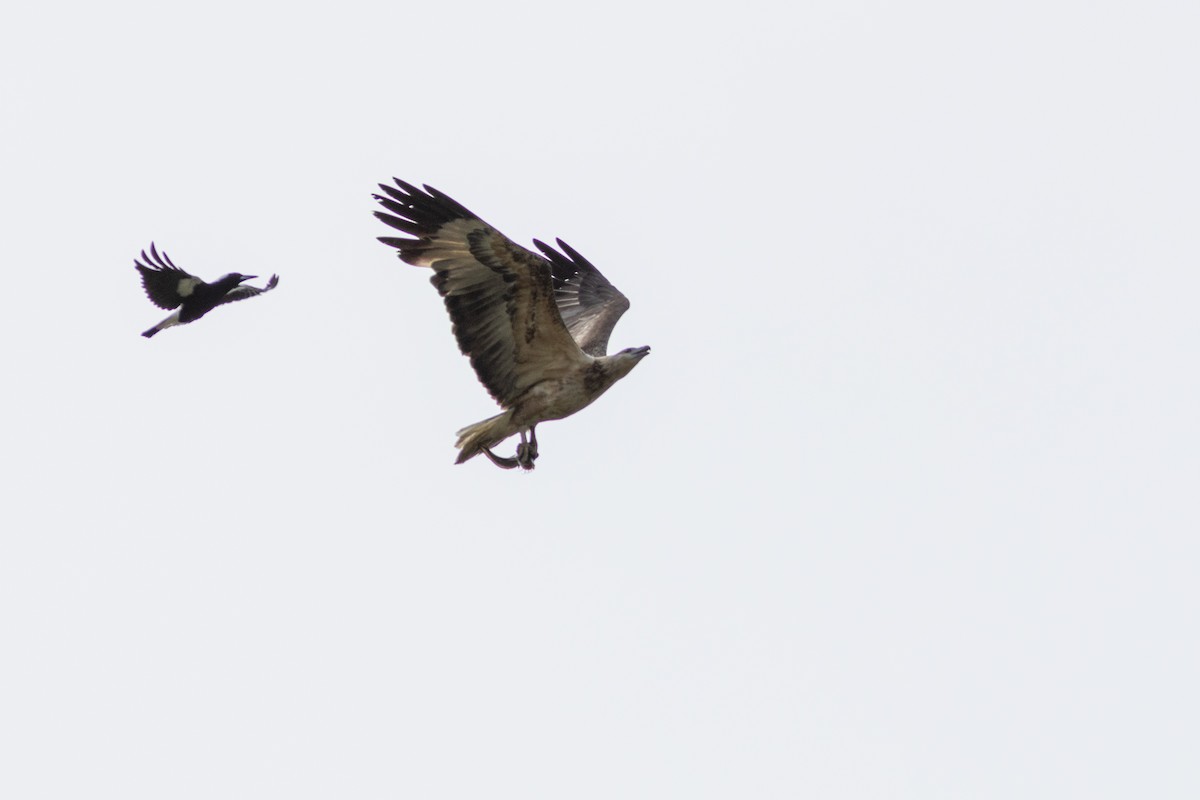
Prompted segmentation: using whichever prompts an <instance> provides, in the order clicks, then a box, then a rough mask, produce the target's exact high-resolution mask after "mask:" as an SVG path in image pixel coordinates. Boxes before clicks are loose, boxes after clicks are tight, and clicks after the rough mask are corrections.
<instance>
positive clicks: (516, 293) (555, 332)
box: [373, 178, 650, 470]
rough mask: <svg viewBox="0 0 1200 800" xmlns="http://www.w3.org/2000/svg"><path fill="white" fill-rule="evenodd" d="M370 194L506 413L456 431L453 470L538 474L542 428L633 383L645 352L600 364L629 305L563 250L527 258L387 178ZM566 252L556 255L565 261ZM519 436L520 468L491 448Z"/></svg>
mask: <svg viewBox="0 0 1200 800" xmlns="http://www.w3.org/2000/svg"><path fill="white" fill-rule="evenodd" d="M393 180H394V181H395V182H396V185H395V186H390V185H388V184H382V183H381V184H379V188H380V190H381V191H382V192H383V193H382V194H377V195H373V196H374V198H375V199H376V200H377V201H379V204H380V205H382V206H383V207H384V208H385V209H387V211H386V212H385V211H376V212H375V216H377V217H379V219H380V220H382V221H383V222H385V223H387V224H388V225H390V226H391V227H393V228H395V229H396V230H398V231H401V232H402V233H405V234H408V237H413V238H408V237H395V236H381V237H379V241H381V242H383V243H384V244H386V245H390V246H391V247H394V248H396V249H397V250H399V251H400V252H399V256H400V258H401V259H402V260H404V261H406V262H408V263H409V264H412V265H414V266H418V267H430V268H432V269H433V278H432V279H431V280H432V282H433V285H434V286H435V287H437V290H438V293H439V294H441V296H442V298H443V299H444V300H445V303H446V310H447V311H449V312H450V320H451V322H452V323H453V326H454V336H455V337H456V338H457V339H458V346H459V349H461V350H462V352H463V355H465V356H467V357H468V358H469V359H470V360H471V366H472V367H474V368H475V374H476V375H478V376H479V380H480V382H481V383H482V384H483V385H484V386H485V387H486V388H487V390H488V392H489V393H490V394H491V395H492V397H493V398H495V400H496V402H497V403H499V404H500V406H501V407H502V408H503V409H504V410H503V411H502V412H501V413H499V414H497V415H496V416H494V417H491V418H489V419H485V420H483V421H482V422H477V423H475V424H474V425H468V426H467V427H465V428H463V429H462V430H460V431H459V432H458V442H457V443H456V445H455V446H456V447H458V450H459V453H458V460H457V462H455V463H458V464H461V463H463V462H464V461H466V460H467V459H470V458H473V457H474V456H476V455H478V454H480V453H483V454H484V455H486V456H487V457H488V458H489V459H490V460H491V461H492V463H494V464H496V465H497V466H500V467H503V468H505V469H512V468H514V467H518V466H519V467H521V468H522V469H527V470H528V469H533V462H534V460H535V459H536V458H537V457H538V448H537V436H536V434H535V428H536V427H537V425H538V423H539V422H543V421H545V420H552V419H563V418H564V417H569V416H570V415H572V414H574V413H575V412H576V411H579V410H580V409H582V408H584V407H585V406H587V405H588V404H590V403H591V402H592V401H593V400H595V399H596V398H597V397H599V396H600V395H602V394H604V392H606V391H607V390H608V388H609V387H610V386H612V385H613V384H614V383H616V382H617V381H618V380H620V379H621V378H623V377H625V376H626V375H628V374H629V371H630V370H632V369H633V368H634V367H636V366H637V365H638V362H640V361H641V360H642V359H643V358H644V357H645V356H646V354H647V353H649V352H650V348H649V347H630V348H626V349H625V350H622V351H621V352H619V353H615V354H613V355H611V356H610V355H607V354H606V353H607V349H608V337H609V335H610V334H611V333H612V329H613V327H614V326H615V325H616V324H617V320H619V319H620V318H621V315H622V314H624V313H625V310H626V309H627V308H629V300H627V299H626V298H625V295H623V294H621V293H620V292H619V291H617V288H616V287H615V286H613V285H612V284H611V283H609V282H608V281H607V280H606V279H605V277H604V276H603V275H601V274H600V271H599V270H598V269H596V268H595V267H594V266H592V264H591V263H590V262H589V261H588V260H587V259H585V258H584V257H583V256H581V255H579V253H577V252H575V250H573V249H572V248H571V247H570V246H568V245H567V244H566V243H565V242H563V240H562V239H559V240H557V241H558V247H559V250H556V249H554V248H553V247H550V246H549V245H546V244H544V243H542V242H539V241H538V240H536V239H535V240H534V241H533V243H534V244H535V245H536V246H537V248H538V249H539V250H541V251H542V254H541V255H538V254H537V253H534V252H532V251H530V250H526V249H525V248H524V247H521V246H520V245H517V244H515V243H514V242H513V241H512V240H510V239H509V238H508V237H506V236H505V235H504V234H502V233H500V232H499V231H498V230H496V229H495V228H493V227H492V226H491V225H488V224H487V223H486V222H484V221H483V220H481V219H480V218H479V217H477V216H476V215H475V214H473V213H472V212H470V211H468V210H467V209H466V208H464V207H463V206H462V205H460V204H459V203H457V202H456V201H454V200H453V199H451V198H450V197H448V196H446V195H445V194H443V193H441V192H439V191H438V190H437V189H434V188H433V187H431V186H425V187H424V189H418V188H417V187H415V186H413V185H411V184H408V183H405V182H404V181H402V180H399V179H398V178H393ZM560 250H561V252H560ZM513 435H520V437H521V443H520V444H519V445H517V453H516V457H515V458H505V457H501V456H498V455H496V454H495V453H493V452H492V448H493V447H495V446H496V445H498V444H500V443H501V442H502V441H504V440H505V439H507V438H509V437H510V436H513Z"/></svg>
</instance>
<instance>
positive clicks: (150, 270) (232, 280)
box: [133, 242, 279, 339]
mask: <svg viewBox="0 0 1200 800" xmlns="http://www.w3.org/2000/svg"><path fill="white" fill-rule="evenodd" d="M142 262H145V263H142ZM133 265H134V266H135V267H137V271H138V272H140V273H142V286H143V287H144V288H145V289H146V296H147V297H149V298H150V302H152V303H154V305H156V306H158V307H159V308H166V309H176V311H175V313H174V314H172V315H171V316H169V317H167V318H166V319H164V320H163V321H162V322H160V323H158V324H157V325H155V326H154V327H153V328H151V329H150V330H148V331H143V332H142V336H145V337H146V338H147V339H149V338H150V337H151V336H153V335H154V334H156V333H158V332H159V331H161V330H162V329H164V328H169V327H171V326H172V325H184V324H186V323H188V322H194V321H195V320H198V319H200V318H201V317H203V316H204V315H205V314H207V313H208V312H210V311H212V310H213V309H214V308H216V307H217V306H219V305H222V304H223V303H232V302H234V301H235V300H245V299H246V298H247V297H255V296H257V295H260V294H262V293H263V292H269V291H271V290H272V289H274V288H275V287H276V286H277V285H279V276H278V275H272V276H271V280H269V281H267V285H266V286H265V287H263V288H262V289H258V288H256V287H254V286H242V285H241V284H242V281H248V280H251V279H252V278H257V277H258V276H257V275H243V274H241V273H240V272H231V273H229V274H228V275H225V276H224V277H222V278H220V279H218V280H215V281H213V282H212V283H205V282H204V281H202V280H200V279H199V278H197V277H196V276H195V275H189V274H188V273H186V272H184V271H183V270H181V269H180V268H179V267H177V266H175V265H174V264H173V263H172V262H171V259H170V258H168V257H167V253H166V251H165V250H164V251H163V253H162V255H161V256H160V255H159V254H158V251H157V250H156V249H155V248H154V243H153V242H151V243H150V255H149V256H147V255H146V251H145V250H143V251H142V259H141V261H138V260H137V259H134V261H133Z"/></svg>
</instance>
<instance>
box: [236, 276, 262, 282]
mask: <svg viewBox="0 0 1200 800" xmlns="http://www.w3.org/2000/svg"><path fill="white" fill-rule="evenodd" d="M257 277H258V276H257V275H243V276H242V281H252V280H254V279H255V278H257ZM242 281H238V283H241V282H242Z"/></svg>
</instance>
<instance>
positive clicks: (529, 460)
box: [517, 428, 537, 469]
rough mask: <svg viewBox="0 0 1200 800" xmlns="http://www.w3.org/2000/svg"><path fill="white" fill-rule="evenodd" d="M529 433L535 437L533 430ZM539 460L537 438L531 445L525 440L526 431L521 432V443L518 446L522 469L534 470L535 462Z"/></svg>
mask: <svg viewBox="0 0 1200 800" xmlns="http://www.w3.org/2000/svg"><path fill="white" fill-rule="evenodd" d="M529 433H530V435H531V436H532V435H533V428H530V429H529ZM535 458H537V438H536V437H534V439H533V442H532V443H530V442H528V441H526V440H525V431H521V443H520V444H519V445H517V463H518V464H520V465H521V469H533V460H534V459H535Z"/></svg>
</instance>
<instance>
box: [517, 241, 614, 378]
mask: <svg viewBox="0 0 1200 800" xmlns="http://www.w3.org/2000/svg"><path fill="white" fill-rule="evenodd" d="M555 241H556V242H557V243H558V246H559V247H560V248H562V253H560V252H558V251H557V250H555V249H554V248H553V247H551V246H550V245H548V244H546V243H545V242H540V241H538V240H537V239H534V240H533V243H534V244H535V245H537V248H538V249H539V250H541V251H542V253H544V254H545V256H546V258H548V259H549V260H550V265H551V267H552V268H553V270H554V299H555V301H556V302H557V304H558V312H559V313H560V314H561V315H562V318H563V322H564V323H565V324H566V326H567V330H569V331H570V332H571V335H572V336H573V337H575V341H576V342H578V343H579V348H580V349H581V350H583V352H585V353H587V354H588V355H589V356H602V355H605V354H606V353H607V352H608V338H609V336H611V335H612V331H613V328H614V327H616V324H617V320H619V319H621V315H622V314H624V313H625V312H626V311H628V310H629V300H628V299H627V298H626V297H625V295H623V294H621V292H620V291H619V290H618V289H617V287H615V286H613V285H612V284H611V283H609V282H608V279H607V278H605V277H604V275H602V274H601V272H600V270H598V269H596V267H595V266H594V265H593V264H592V262H590V261H588V260H587V259H586V258H584V257H583V256H581V255H579V253H578V252H576V251H575V249H574V248H572V247H571V246H570V245H569V244H567V243H566V242H564V241H563V240H562V239H555ZM564 253H565V254H566V255H564Z"/></svg>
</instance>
